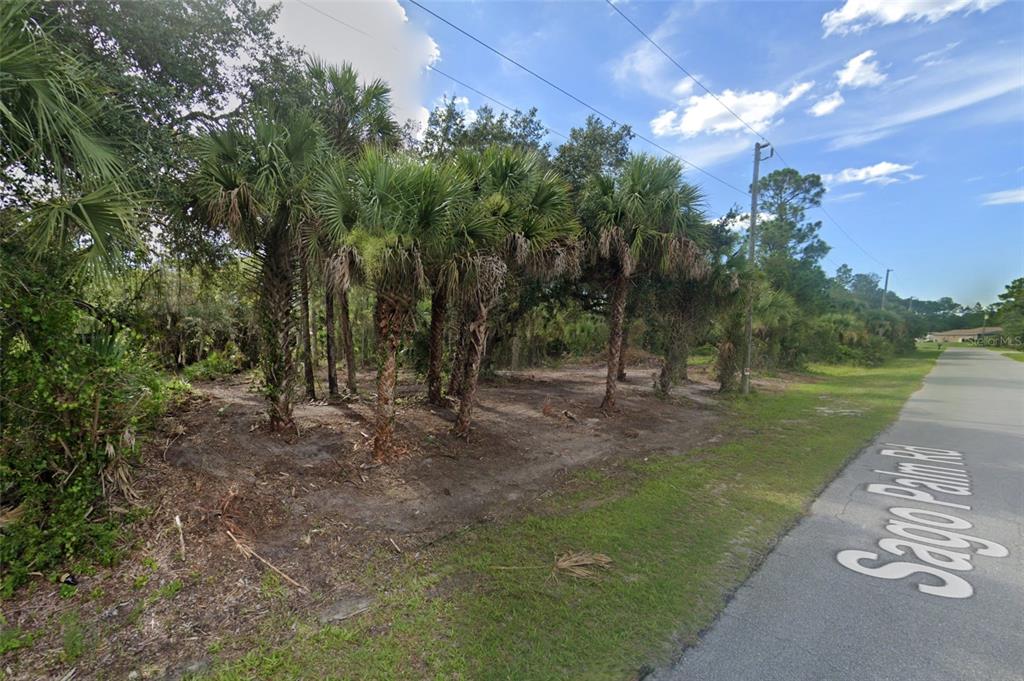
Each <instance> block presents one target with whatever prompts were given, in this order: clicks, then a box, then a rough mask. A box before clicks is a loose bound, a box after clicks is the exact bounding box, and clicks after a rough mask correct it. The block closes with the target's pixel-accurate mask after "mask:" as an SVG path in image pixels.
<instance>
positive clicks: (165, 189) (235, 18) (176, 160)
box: [4, 0, 297, 266]
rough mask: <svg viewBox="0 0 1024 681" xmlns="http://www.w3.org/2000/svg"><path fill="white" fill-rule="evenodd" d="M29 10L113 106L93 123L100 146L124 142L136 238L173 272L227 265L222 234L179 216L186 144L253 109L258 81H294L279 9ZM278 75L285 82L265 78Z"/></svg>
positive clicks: (230, 1)
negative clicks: (137, 210) (159, 253)
mask: <svg viewBox="0 0 1024 681" xmlns="http://www.w3.org/2000/svg"><path fill="white" fill-rule="evenodd" d="M4 4H9V3H4ZM33 4H34V5H35V9H34V10H33V12H32V14H33V17H34V18H35V20H37V21H38V22H39V23H40V24H42V25H46V26H48V27H49V28H50V30H52V31H53V34H54V39H55V40H56V41H57V42H58V43H59V44H61V45H62V46H63V47H64V49H65V50H66V51H67V52H68V53H69V54H72V55H74V57H75V58H76V59H77V60H79V61H80V62H81V63H83V64H88V65H89V71H90V76H89V80H90V81H91V82H93V83H94V84H95V86H96V91H97V92H102V93H105V94H106V96H108V97H109V98H110V100H111V101H116V102H117V103H118V106H110V107H107V110H106V111H105V112H104V115H102V116H96V117H95V118H94V123H93V125H94V127H95V128H96V129H97V130H98V131H99V133H100V136H101V137H103V138H105V139H110V140H115V139H116V140H126V141H129V142H130V143H128V144H125V145H123V146H122V148H121V150H120V154H121V156H122V157H123V159H124V165H125V167H126V168H129V169H130V170H131V175H130V179H131V184H132V186H133V187H135V188H137V189H139V190H141V191H142V192H144V193H145V195H146V196H147V197H148V199H149V201H148V202H147V204H146V206H145V209H146V210H145V212H143V213H142V214H141V215H140V221H141V222H142V226H143V227H144V229H143V230H142V232H143V234H145V233H146V232H148V231H149V230H148V229H145V228H150V227H156V229H154V230H153V233H154V236H153V237H152V239H153V241H154V242H159V243H162V244H163V246H164V250H165V251H166V252H167V254H168V257H170V258H172V259H173V260H175V261H176V262H177V263H178V266H181V265H182V264H202V265H210V264H219V263H220V262H223V261H224V260H225V259H227V258H228V257H230V255H231V254H230V249H229V243H228V240H227V239H226V238H225V236H224V235H223V233H220V232H217V231H215V230H214V228H212V227H211V226H210V225H209V224H205V223H203V221H201V220H198V219H195V216H194V215H193V212H192V211H187V210H185V211H183V210H182V207H183V206H185V205H186V204H187V203H188V200H189V190H188V187H187V185H186V181H187V179H188V177H189V175H190V174H191V172H192V170H193V158H192V157H191V154H190V151H191V147H190V145H189V144H188V143H187V142H188V141H189V140H190V139H191V138H194V137H196V136H198V135H199V134H201V132H202V131H203V130H204V129H206V128H208V127H210V126H212V125H216V124H218V123H220V122H223V121H225V120H226V119H227V118H228V117H229V116H230V115H232V114H233V113H235V112H236V111H237V110H238V109H240V108H241V107H244V106H246V105H248V104H250V103H251V102H252V101H253V99H254V97H255V91H256V90H257V89H258V88H259V85H260V83H261V82H266V81H267V80H268V79H269V80H272V81H273V82H274V83H275V86H274V87H275V89H276V84H277V83H282V82H287V81H289V80H290V79H291V76H294V75H296V73H295V70H294V68H293V67H294V66H296V65H297V63H296V60H295V54H296V51H295V50H294V48H291V47H289V46H288V45H286V44H285V43H284V42H283V41H282V40H281V38H280V37H279V36H278V35H277V34H276V33H275V32H274V23H275V21H276V20H277V16H278V12H279V7H278V6H270V7H266V8H264V7H261V6H259V5H258V4H257V3H256V2H255V1H254V0H175V1H174V2H157V3H150V2H127V3H124V2H121V3H111V2H91V1H90V0H67V1H64V2H42V3H33ZM157 36H158V38H156V37H157ZM5 51H6V45H5ZM5 56H6V55H5ZM275 69H276V70H279V71H281V70H283V71H289V69H291V70H290V71H289V73H290V75H288V76H280V77H273V78H270V76H271V72H272V71H274V70H275ZM5 96H6V95H5Z"/></svg>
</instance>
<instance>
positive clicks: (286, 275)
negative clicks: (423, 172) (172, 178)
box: [193, 112, 323, 429]
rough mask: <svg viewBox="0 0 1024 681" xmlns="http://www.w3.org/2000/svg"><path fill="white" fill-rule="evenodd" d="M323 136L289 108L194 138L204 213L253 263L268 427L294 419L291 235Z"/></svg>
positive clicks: (197, 188)
mask: <svg viewBox="0 0 1024 681" xmlns="http://www.w3.org/2000/svg"><path fill="white" fill-rule="evenodd" d="M322 140H323V138H322V132H321V130H320V128H319V126H318V125H317V124H316V122H315V121H314V120H313V119H312V118H311V117H309V116H307V115H305V114H303V113H301V112H295V113H293V114H292V115H290V116H288V117H286V118H278V117H272V116H270V115H268V114H265V113H257V114H256V115H255V116H254V117H253V118H252V120H246V119H242V120H239V121H235V122H232V123H231V124H229V125H228V126H227V127H226V128H225V129H224V130H222V131H218V132H213V133H210V134H208V135H206V136H204V137H203V138H201V140H200V141H199V159H200V160H199V167H198V169H197V170H196V173H195V176H194V179H193V182H194V186H195V192H196V196H197V201H198V204H199V206H200V209H201V212H202V215H203V217H204V219H205V220H206V221H208V222H209V223H210V224H214V225H223V226H224V227H226V228H227V229H228V230H229V232H230V234H231V237H232V239H233V240H234V241H235V243H236V244H237V245H238V247H239V248H242V249H244V250H246V251H248V252H250V253H251V254H252V256H253V258H254V259H255V261H256V262H257V263H258V267H259V272H258V274H257V275H256V282H255V283H256V287H257V290H258V299H259V302H258V306H259V318H260V334H261V341H262V346H263V348H262V349H263V352H262V353H261V357H260V364H261V368H262V370H263V379H264V384H265V385H264V394H265V396H266V398H267V401H268V415H269V419H270V425H271V427H272V428H274V429H282V428H286V427H289V426H291V424H292V397H293V396H292V391H293V383H294V373H295V371H294V348H295V341H296V338H295V327H294V321H295V315H294V310H293V301H294V297H295V272H294V263H295V248H296V242H297V238H296V237H297V233H298V226H299V224H300V222H301V221H302V220H303V219H304V217H305V216H306V215H307V214H308V205H307V197H306V193H307V189H308V184H309V182H310V178H311V176H312V174H313V172H314V170H315V168H316V164H317V161H318V152H319V148H320V145H321V144H322Z"/></svg>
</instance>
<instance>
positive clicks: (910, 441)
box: [648, 348, 1024, 681]
mask: <svg viewBox="0 0 1024 681" xmlns="http://www.w3.org/2000/svg"><path fill="white" fill-rule="evenodd" d="M927 448H931V449H927ZM963 507H969V508H963ZM939 514H941V515H939ZM929 530H931V532H929ZM897 553H902V555H896V554H897ZM885 564H888V567H885V568H882V567H881V566H882V565H885ZM648 679H649V680H650V681H654V680H657V681H747V680H749V681H775V680H778V681H843V680H846V679H850V680H853V679H857V680H859V681H883V680H886V679H894V680H895V679H899V680H900V681H916V680H918V679H920V680H921V681H925V680H927V681H956V680H961V679H979V680H984V681H1004V680H1005V681H1024V363H1021V362H1015V361H1013V360H1010V359H1007V358H1005V357H1003V356H1002V355H1000V354H997V353H995V352H991V351H989V350H985V349H979V348H950V349H949V350H947V351H946V352H945V353H943V354H942V356H941V357H940V359H939V361H938V363H937V364H936V366H935V368H934V369H933V370H932V372H931V373H930V374H929V375H928V377H927V379H926V380H925V383H924V386H923V387H922V389H921V390H919V391H918V392H917V393H915V394H914V395H913V396H912V397H911V398H910V400H908V402H907V403H906V405H905V406H904V408H903V410H902V412H901V413H900V416H899V419H898V420H897V421H896V422H895V423H894V424H893V425H892V426H891V427H890V428H889V429H888V430H887V431H885V432H884V433H882V435H880V436H879V437H878V439H877V440H875V442H873V443H872V445H871V446H870V447H868V448H867V449H865V450H864V451H863V452H861V454H860V455H858V457H857V458H856V459H854V460H853V461H852V462H851V463H850V465H849V466H847V468H846V469H845V470H844V471H843V473H842V474H841V475H840V476H839V477H838V478H836V480H835V481H833V483H832V484H831V485H829V486H828V488H827V489H826V490H825V491H824V493H823V494H822V495H821V496H820V497H819V498H818V499H817V500H816V501H815V502H814V504H813V505H812V507H811V509H810V512H809V514H808V516H807V517H806V518H805V519H803V520H802V521H801V522H800V523H799V524H798V525H797V526H796V527H795V528H794V529H793V530H792V531H791V532H790V533H789V534H787V535H786V536H785V537H784V538H783V539H782V540H781V541H780V542H779V544H778V545H777V546H776V548H775V550H774V551H773V552H772V553H771V555H770V556H769V557H768V559H767V560H766V561H765V563H764V565H763V566H762V567H761V569H760V570H759V571H758V572H757V573H756V574H755V575H754V576H752V577H751V578H750V580H749V581H748V582H747V583H746V584H745V585H744V586H742V587H741V588H740V589H739V591H738V592H737V593H736V595H735V598H734V599H733V600H732V601H731V602H730V603H729V605H728V606H727V607H726V609H725V611H724V612H723V614H722V616H721V617H720V618H719V620H718V621H717V622H716V623H715V625H714V626H713V627H712V628H711V629H710V630H709V631H708V632H707V633H706V634H705V635H704V637H703V638H702V640H701V642H700V643H699V644H698V645H697V646H695V647H693V648H691V649H689V650H687V651H686V652H685V653H684V654H683V656H682V657H681V659H680V660H679V661H678V662H677V663H676V664H675V665H674V666H673V667H671V668H668V669H663V670H659V671H658V672H656V673H655V674H654V675H653V676H651V677H648Z"/></svg>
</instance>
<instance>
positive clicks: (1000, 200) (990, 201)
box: [981, 187, 1024, 206]
mask: <svg viewBox="0 0 1024 681" xmlns="http://www.w3.org/2000/svg"><path fill="white" fill-rule="evenodd" d="M1009 203H1024V187H1021V188H1020V189H1006V190H1004V191H1001V192H992V193H991V194H985V195H984V196H982V197H981V204H982V205H983V206H1002V205H1005V204H1009Z"/></svg>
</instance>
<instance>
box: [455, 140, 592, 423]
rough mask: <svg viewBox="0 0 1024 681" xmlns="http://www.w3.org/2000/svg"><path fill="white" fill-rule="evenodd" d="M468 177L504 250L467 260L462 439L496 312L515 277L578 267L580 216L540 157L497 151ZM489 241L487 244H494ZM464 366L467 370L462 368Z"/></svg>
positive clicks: (467, 163)
mask: <svg viewBox="0 0 1024 681" xmlns="http://www.w3.org/2000/svg"><path fill="white" fill-rule="evenodd" d="M462 161H463V163H462V166H463V171H464V173H466V174H467V175H469V176H470V178H471V184H472V186H473V187H475V188H476V192H475V195H476V199H477V202H478V206H479V210H482V211H483V212H484V214H485V215H487V216H489V217H490V219H492V220H494V221H495V222H496V223H497V224H498V226H499V229H500V234H499V236H500V240H499V241H497V243H496V244H495V245H496V246H497V248H495V249H493V250H491V251H490V252H488V251H484V250H482V249H481V250H479V251H477V252H476V253H475V254H473V255H472V257H471V258H470V259H469V260H467V261H466V264H467V267H466V272H465V274H464V275H463V279H462V286H461V295H460V298H461V303H462V309H463V314H462V318H461V322H462V326H461V329H460V334H461V337H462V339H464V344H463V345H462V347H461V349H460V351H459V352H457V353H456V359H455V362H456V364H455V365H454V366H453V369H452V372H453V375H455V374H456V372H459V374H460V378H461V382H460V383H461V385H459V382H457V384H456V386H457V387H458V388H461V390H460V391H459V396H460V398H461V400H460V402H459V413H458V417H457V419H456V424H455V433H456V434H457V435H459V436H460V437H467V436H468V435H469V427H470V422H471V419H472V412H473V405H474V400H475V399H476V388H477V382H478V380H479V374H480V364H481V361H482V359H483V355H484V350H485V347H486V342H487V335H488V318H489V315H490V311H491V308H492V307H493V305H494V304H495V302H496V301H497V299H498V295H499V294H500V293H501V291H502V289H503V288H504V286H505V282H506V277H507V275H508V273H509V272H512V273H515V274H516V275H517V276H516V278H517V279H523V278H551V277H555V276H559V275H561V274H563V273H564V272H566V271H567V270H569V269H572V268H573V266H574V265H575V262H576V261H575V254H576V249H575V241H576V238H577V236H578V233H579V224H578V223H577V221H576V219H575V216H574V214H573V206H572V202H571V200H570V196H569V187H568V185H567V184H566V183H565V181H564V180H563V179H562V178H561V177H559V176H558V175H557V173H555V172H553V171H544V170H543V169H542V168H541V159H540V157H539V155H538V154H536V153H535V152H524V151H522V150H517V149H513V148H507V147H506V148H500V147H492V148H490V149H488V150H487V151H486V152H485V153H484V154H483V155H482V156H479V157H472V158H469V159H467V158H466V157H463V158H462ZM489 243H494V242H487V241H484V242H482V244H481V245H483V246H485V247H486V246H487V245H488V244H489ZM460 365H461V368H460Z"/></svg>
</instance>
